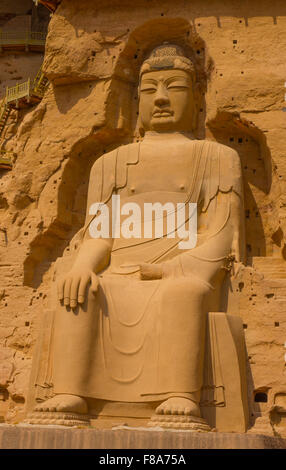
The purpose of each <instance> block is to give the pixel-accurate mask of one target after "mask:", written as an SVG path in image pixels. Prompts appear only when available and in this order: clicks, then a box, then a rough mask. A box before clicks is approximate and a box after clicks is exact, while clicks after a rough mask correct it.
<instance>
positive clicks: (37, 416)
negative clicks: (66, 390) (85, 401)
mask: <svg viewBox="0 0 286 470" xmlns="http://www.w3.org/2000/svg"><path fill="white" fill-rule="evenodd" d="M24 422H25V423H27V424H54V425H61V426H89V425H90V417H89V416H88V415H82V414H79V413H68V412H56V411H53V412H48V411H45V412H43V411H39V412H33V413H29V414H28V415H27V418H26V419H25V421H24Z"/></svg>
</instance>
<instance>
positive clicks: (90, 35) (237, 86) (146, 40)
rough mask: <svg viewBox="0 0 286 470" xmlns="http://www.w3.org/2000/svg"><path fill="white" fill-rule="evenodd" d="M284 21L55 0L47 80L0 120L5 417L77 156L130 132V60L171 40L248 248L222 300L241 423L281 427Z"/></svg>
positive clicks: (281, 7) (68, 210)
mask: <svg viewBox="0 0 286 470" xmlns="http://www.w3.org/2000/svg"><path fill="white" fill-rule="evenodd" d="M285 25H286V6H285V3H284V1H283V0H280V1H277V2H276V3H275V5H274V4H273V5H271V4H269V2H268V1H267V0H261V1H260V2H259V3H257V2H254V3H252V4H251V5H250V4H249V2H247V1H246V0H243V1H241V2H239V4H238V3H237V2H236V1H234V0H232V1H229V2H222V1H221V0H214V1H213V2H211V5H210V2H208V1H206V0H203V1H201V0H195V1H193V2H191V4H190V3H189V2H185V1H183V0H177V2H175V3H174V2H170V1H165V0H164V1H163V0H158V1H157V2H150V1H148V0H136V1H135V2H133V3H132V4H131V2H130V1H129V0H124V1H119V0H118V1H117V0H109V1H107V2H100V3H98V2H93V1H92V0H82V1H81V2H77V1H76V0H62V3H61V4H60V6H59V7H58V9H57V10H56V12H55V14H53V16H52V18H51V21H50V24H49V32H48V38H47V43H46V53H45V57H44V71H45V74H46V75H47V77H48V78H49V80H50V87H49V89H48V91H47V92H46V94H45V96H44V98H43V100H42V102H41V103H40V104H39V105H37V106H36V107H35V108H33V109H31V110H29V111H28V112H25V115H24V116H23V118H22V119H21V120H20V121H18V123H17V125H15V128H14V129H13V132H12V131H11V138H10V139H9V142H8V143H7V148H8V149H9V148H10V149H13V151H14V152H15V153H16V154H17V159H16V162H15V164H14V167H13V170H12V171H11V172H9V173H5V172H3V171H2V170H1V171H2V173H1V181H0V211H1V219H0V256H1V258H0V281H1V292H0V302H1V303H0V305H1V316H0V358H1V360H0V392H1V394H0V400H1V401H0V415H1V414H2V415H5V419H6V420H7V422H17V421H19V420H21V419H22V416H23V412H24V405H25V399H26V397H27V391H28V380H29V373H30V368H31V360H32V356H33V351H34V346H35V341H36V338H37V335H38V332H39V325H40V323H41V317H42V315H43V312H44V311H45V309H47V308H49V304H48V302H49V289H50V283H51V276H52V270H53V265H54V262H55V260H56V259H57V257H58V256H61V255H62V254H63V252H64V250H69V242H70V241H71V239H72V237H73V235H74V234H75V233H76V232H77V231H78V230H79V229H80V228H81V227H82V225H83V222H84V217H85V214H84V210H85V207H86V197H87V182H88V176H89V171H90V167H91V165H92V163H93V162H94V161H95V159H96V158H97V157H98V156H99V155H101V154H103V153H104V152H107V151H110V150H111V149H112V148H114V147H117V146H118V145H120V144H121V143H128V142H132V141H136V140H138V139H139V138H140V136H139V131H138V125H137V101H138V100H137V89H136V85H137V80H138V71H139V68H140V65H141V63H142V61H143V57H144V56H145V54H146V53H147V52H148V51H149V50H150V49H151V48H152V47H155V46H156V45H157V44H160V43H162V42H164V41H170V40H172V41H173V42H177V43H179V44H186V45H188V46H189V47H190V48H192V49H193V50H194V51H195V55H196V62H197V67H198V69H199V70H201V71H202V72H201V73H202V76H201V78H202V80H203V81H204V83H205V89H203V90H200V91H201V94H202V96H203V99H202V102H201V106H200V109H199V126H198V137H202V138H205V137H206V138H209V139H211V140H216V141H217V142H220V143H223V144H226V145H228V146H230V147H233V148H234V149H235V150H236V151H237V152H238V153H239V155H240V158H241V162H242V168H243V176H244V187H245V220H246V247H247V255H248V261H247V266H246V267H245V268H243V269H241V270H240V272H239V273H238V274H237V276H236V278H235V279H234V280H233V282H232V285H233V291H232V294H231V295H230V296H229V299H228V304H227V305H225V307H226V308H227V310H228V311H229V312H231V313H236V314H239V315H240V316H241V317H242V319H243V323H244V328H245V335H246V343H247V352H248V366H249V377H248V383H249V405H250V409H251V425H252V426H253V427H252V431H254V432H260V433H269V434H276V435H281V436H283V435H286V422H285V419H286V418H285V416H286V376H285V357H284V356H285V353H286V349H285V338H286V335H285V332H286V322H285V306H286V262H285V257H286V252H285V234H286V211H285V201H284V199H285V195H284V193H285V179H286V166H285V161H284V153H285V143H284V140H285V129H286V116H285V114H284V113H283V108H284V106H285V103H284V94H285V87H284V83H285V80H286V66H285V64H286V29H285ZM284 56H285V57H284ZM1 60H2V59H1ZM13 60H14V59H13ZM15 60H17V61H20V60H21V59H20V57H19V58H18V57H17V59H15ZM22 60H23V64H24V61H25V59H24V58H23V59H22ZM37 60H38V58H37ZM7 67H8V66H7ZM6 79H7V76H3V80H4V81H6ZM4 81H3V84H4ZM1 397H2V398H1Z"/></svg>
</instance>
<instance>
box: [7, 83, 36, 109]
mask: <svg viewBox="0 0 286 470" xmlns="http://www.w3.org/2000/svg"><path fill="white" fill-rule="evenodd" d="M30 85H31V80H30V78H28V80H27V81H26V82H24V83H20V84H19V83H17V85H16V86H12V87H7V88H6V102H7V103H10V102H11V101H15V100H18V99H19V98H23V97H24V96H29V95H30Z"/></svg>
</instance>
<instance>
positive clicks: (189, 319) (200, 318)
mask: <svg viewBox="0 0 286 470" xmlns="http://www.w3.org/2000/svg"><path fill="white" fill-rule="evenodd" d="M162 283H164V284H163V285H162V292H161V309H160V318H159V322H158V327H159V338H160V340H159V341H160V345H159V356H158V382H159V383H158V389H159V390H160V389H161V390H162V392H163V391H164V392H165V393H168V399H167V400H165V401H164V402H163V403H162V404H161V405H160V406H159V407H158V408H157V410H156V413H158V414H184V415H192V416H200V411H199V405H198V404H199V400H200V389H201V386H202V381H203V360H204V346H205V327H206V308H205V299H206V295H207V293H208V292H209V288H208V286H207V285H206V284H204V283H203V282H201V281H200V280H198V279H197V278H194V277H187V278H183V277H182V278H178V279H169V280H166V281H162Z"/></svg>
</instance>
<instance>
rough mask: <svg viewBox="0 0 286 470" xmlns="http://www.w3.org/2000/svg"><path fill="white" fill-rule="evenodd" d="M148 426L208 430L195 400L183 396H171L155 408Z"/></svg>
mask: <svg viewBox="0 0 286 470" xmlns="http://www.w3.org/2000/svg"><path fill="white" fill-rule="evenodd" d="M148 426H160V427H164V428H175V429H187V430H191V431H210V430H211V429H210V427H209V425H208V424H207V422H206V421H205V420H204V419H202V418H201V417H200V408H199V406H198V405H197V403H196V402H195V401H192V400H189V399H187V398H183V397H172V398H169V399H168V400H165V401H164V402H163V403H161V405H159V406H158V407H157V408H156V411H155V414H154V415H153V416H152V417H151V421H149V423H148Z"/></svg>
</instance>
